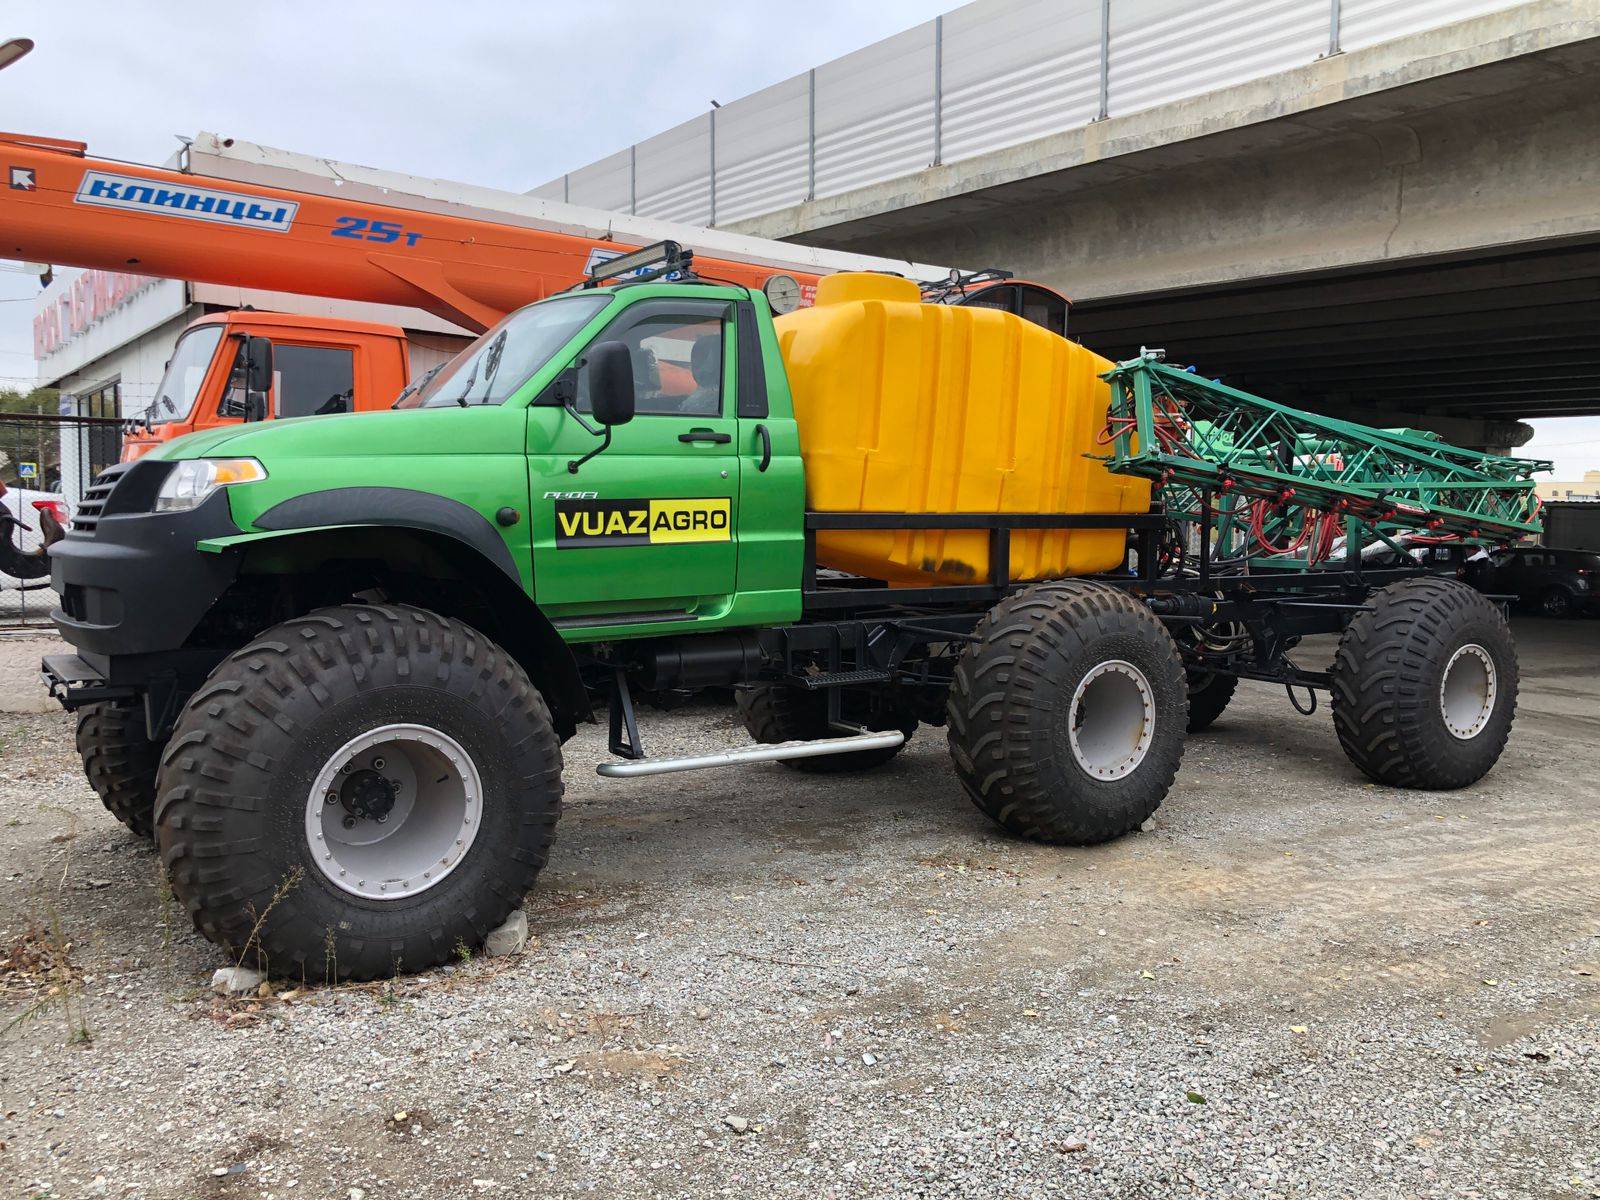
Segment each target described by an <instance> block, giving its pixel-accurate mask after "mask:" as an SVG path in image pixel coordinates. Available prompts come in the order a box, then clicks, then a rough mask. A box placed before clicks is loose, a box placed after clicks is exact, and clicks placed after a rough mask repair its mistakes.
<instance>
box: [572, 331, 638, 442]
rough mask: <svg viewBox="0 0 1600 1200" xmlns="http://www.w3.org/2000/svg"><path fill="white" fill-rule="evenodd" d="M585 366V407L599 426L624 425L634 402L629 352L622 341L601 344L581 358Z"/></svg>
mask: <svg viewBox="0 0 1600 1200" xmlns="http://www.w3.org/2000/svg"><path fill="white" fill-rule="evenodd" d="M584 357H585V358H586V359H587V365H588V367H589V405H590V407H591V408H592V409H593V410H594V419H595V420H596V421H599V422H600V424H602V425H606V426H610V425H626V424H627V423H628V422H629V421H631V420H633V413H634V407H635V404H636V403H637V400H636V397H635V396H634V391H633V352H632V351H631V350H629V349H628V347H627V345H626V344H625V343H623V342H601V343H600V344H599V345H597V346H594V347H592V348H591V349H590V350H589V353H588V354H587V355H585V356H584Z"/></svg>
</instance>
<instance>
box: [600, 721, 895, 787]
mask: <svg viewBox="0 0 1600 1200" xmlns="http://www.w3.org/2000/svg"><path fill="white" fill-rule="evenodd" d="M905 740H906V735H905V734H903V733H901V732H900V731H899V730H898V729H886V730H884V731H883V732H882V733H856V734H852V735H850V736H849V737H835V738H819V739H817V740H816V741H814V742H779V743H777V744H776V745H772V746H750V747H748V748H746V749H744V750H723V751H721V752H720V753H717V754H696V755H692V756H690V757H689V758H639V759H633V760H631V761H623V762H603V763H601V764H600V765H599V766H597V767H595V772H596V774H599V775H603V776H605V777H606V778H607V779H632V778H634V777H636V776H639V775H671V774H673V773H675V772H678V771H704V770H708V769H709V768H711V767H738V766H743V765H744V764H745V763H760V762H778V761H780V760H782V759H785V758H819V757H821V756H822V755H824V754H849V753H850V752H851V751H852V750H878V749H884V750H887V749H888V748H889V747H890V746H898V745H900V744H901V743H902V742H904V741H905Z"/></svg>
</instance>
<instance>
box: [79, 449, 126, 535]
mask: <svg viewBox="0 0 1600 1200" xmlns="http://www.w3.org/2000/svg"><path fill="white" fill-rule="evenodd" d="M132 465H133V464H132V463H118V464H117V465H116V466H114V467H107V468H106V469H105V470H104V471H101V472H100V474H99V475H97V476H95V481H94V482H93V483H91V484H90V485H89V489H88V490H87V491H86V492H84V493H83V499H82V500H80V501H79V502H78V507H77V508H75V509H74V510H73V512H72V532H74V533H82V534H92V533H94V531H95V527H96V526H98V525H99V524H100V514H101V513H102V512H103V511H104V510H105V507H106V501H107V500H109V499H110V498H111V490H112V489H113V488H115V487H116V486H117V480H119V479H121V478H122V477H123V475H125V474H126V473H127V470H128V468H129V467H131V466H132Z"/></svg>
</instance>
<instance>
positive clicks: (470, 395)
mask: <svg viewBox="0 0 1600 1200" xmlns="http://www.w3.org/2000/svg"><path fill="white" fill-rule="evenodd" d="M610 300H611V297H610V296H562V297H559V298H557V299H554V300H542V301H540V302H539V303H538V304H530V305H529V306H528V307H527V308H522V309H518V310H517V311H516V312H514V313H511V314H510V315H509V316H507V317H506V318H505V319H504V320H502V321H501V322H500V323H499V324H498V325H496V326H495V327H494V328H493V329H491V330H489V331H488V332H487V333H485V334H484V335H483V336H482V337H480V338H479V339H478V340H477V341H475V342H473V343H472V345H470V346H468V347H467V348H466V349H465V350H463V351H462V352H461V353H460V354H458V355H456V356H455V357H454V358H452V359H451V360H450V361H449V362H447V363H446V364H445V365H444V368H443V369H442V370H440V371H439V372H438V373H437V374H435V375H434V376H433V377H432V378H430V379H427V380H425V381H424V382H423V384H422V386H421V387H419V388H418V389H417V390H416V391H415V392H413V393H412V394H411V395H409V396H405V397H403V398H402V399H401V400H400V401H399V402H397V403H396V404H395V407H396V408H442V407H444V406H446V405H450V404H462V405H467V404H504V403H505V402H506V400H508V399H509V398H510V396H511V394H512V393H513V392H515V391H516V390H517V389H518V388H519V387H521V386H522V385H523V384H525V383H527V382H528V380H529V379H531V378H533V376H534V375H535V374H536V373H537V372H538V370H539V368H540V367H542V366H544V365H545V364H546V363H547V362H549V361H550V359H551V357H552V356H553V355H554V354H555V353H556V351H557V350H560V349H561V347H563V346H565V345H566V344H567V343H568V342H569V341H571V340H572V335H573V334H575V333H577V332H578V330H580V329H582V328H583V326H584V325H585V324H587V323H588V321H589V319H590V318H591V317H593V316H594V315H595V314H596V313H598V312H599V311H600V310H601V309H602V308H604V307H605V306H606V305H607V304H608V303H610Z"/></svg>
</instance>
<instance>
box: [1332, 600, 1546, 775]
mask: <svg viewBox="0 0 1600 1200" xmlns="http://www.w3.org/2000/svg"><path fill="white" fill-rule="evenodd" d="M1332 673H1333V725H1334V728H1335V729H1336V730H1337V731H1338V734H1339V744H1340V745H1341V746H1343V747H1344V752H1345V754H1347V755H1348V756H1349V758H1350V761H1351V762H1353V763H1355V764H1356V766H1358V767H1360V768H1361V769H1362V770H1363V771H1365V772H1366V773H1367V774H1368V775H1370V776H1372V778H1374V779H1376V780H1377V781H1378V782H1379V783H1387V784H1390V785H1392V786H1394V787H1412V788H1433V789H1442V788H1458V787H1465V786H1466V785H1467V784H1469V783H1473V782H1475V781H1476V780H1478V779H1481V778H1482V777H1483V776H1484V774H1485V773H1487V772H1488V770H1489V768H1490V767H1492V766H1494V764H1495V761H1496V760H1497V759H1498V758H1499V757H1500V752H1501V751H1502V750H1503V749H1505V744H1506V738H1507V736H1508V735H1509V734H1510V732H1511V721H1512V718H1513V716H1515V714H1516V709H1517V652H1516V646H1515V645H1514V644H1513V642H1512V640H1511V629H1510V627H1509V626H1508V625H1507V624H1506V620H1505V617H1504V616H1503V615H1502V614H1501V612H1500V609H1499V608H1498V607H1497V606H1496V605H1495V604H1493V603H1492V602H1491V601H1489V600H1488V599H1487V598H1486V597H1484V596H1483V595H1482V594H1481V593H1479V592H1477V591H1474V590H1473V589H1472V588H1470V587H1468V586H1467V585H1466V584H1464V583H1459V582H1457V581H1456V580H1454V579H1439V578H1428V579H1407V580H1403V581H1401V582H1399V583H1391V584H1390V585H1389V586H1388V587H1386V588H1383V589H1381V590H1379V591H1376V592H1374V593H1373V594H1372V596H1371V597H1370V598H1369V600H1368V605H1367V608H1366V609H1364V610H1363V611H1362V612H1360V613H1357V614H1356V617H1355V619H1354V620H1352V621H1351V622H1350V624H1349V625H1348V626H1347V627H1346V628H1345V631H1344V635H1343V637H1341V638H1340V639H1339V652H1338V654H1337V655H1336V656H1335V658H1334V662H1333V672H1332Z"/></svg>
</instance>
